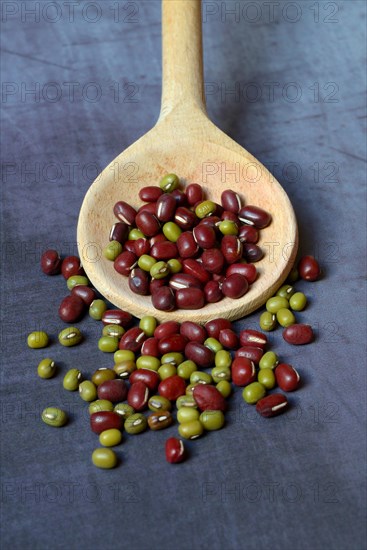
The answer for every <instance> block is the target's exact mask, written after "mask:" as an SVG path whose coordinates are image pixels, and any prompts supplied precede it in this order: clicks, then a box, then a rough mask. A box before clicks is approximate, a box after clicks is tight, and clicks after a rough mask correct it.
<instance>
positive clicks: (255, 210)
mask: <svg viewBox="0 0 367 550" xmlns="http://www.w3.org/2000/svg"><path fill="white" fill-rule="evenodd" d="M238 217H239V218H240V220H241V222H243V223H246V224H248V225H253V226H255V227H257V228H258V229H263V228H264V227H266V226H267V225H269V223H270V222H271V216H270V214H269V213H268V212H266V211H265V210H263V209H262V208H259V207H258V206H250V205H247V206H243V207H242V208H241V210H240V211H239V213H238Z"/></svg>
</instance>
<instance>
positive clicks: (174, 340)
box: [158, 334, 188, 355]
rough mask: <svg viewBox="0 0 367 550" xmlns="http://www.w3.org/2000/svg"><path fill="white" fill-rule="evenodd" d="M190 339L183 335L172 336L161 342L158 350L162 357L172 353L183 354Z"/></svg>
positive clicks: (162, 339) (164, 338)
mask: <svg viewBox="0 0 367 550" xmlns="http://www.w3.org/2000/svg"><path fill="white" fill-rule="evenodd" d="M187 343H188V339H187V338H186V336H183V335H182V334H170V335H169V336H165V337H163V338H161V339H160V340H159V344H158V350H159V352H160V354H161V355H164V354H165V353H170V352H172V351H175V352H176V351H177V352H183V351H184V350H185V347H186V344H187Z"/></svg>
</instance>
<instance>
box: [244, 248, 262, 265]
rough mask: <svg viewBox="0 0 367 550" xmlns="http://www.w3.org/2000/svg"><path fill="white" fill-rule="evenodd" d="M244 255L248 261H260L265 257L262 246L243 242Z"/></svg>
mask: <svg viewBox="0 0 367 550" xmlns="http://www.w3.org/2000/svg"><path fill="white" fill-rule="evenodd" d="M243 255H244V257H245V258H246V260H247V261H248V262H259V261H260V260H261V259H262V258H263V257H264V253H263V251H262V250H261V248H260V247H259V246H257V244H252V243H244V244H243Z"/></svg>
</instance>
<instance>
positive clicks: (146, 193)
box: [139, 185, 163, 202]
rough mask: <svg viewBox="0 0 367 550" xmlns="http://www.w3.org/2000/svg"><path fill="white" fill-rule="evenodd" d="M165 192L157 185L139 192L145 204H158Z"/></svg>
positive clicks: (149, 186)
mask: <svg viewBox="0 0 367 550" xmlns="http://www.w3.org/2000/svg"><path fill="white" fill-rule="evenodd" d="M162 193H163V191H162V189H161V188H160V187H158V186H157V185H147V186H146V187H142V188H141V189H140V191H139V199H140V200H141V201H144V202H156V201H157V200H158V199H159V197H160V196H161V195H162Z"/></svg>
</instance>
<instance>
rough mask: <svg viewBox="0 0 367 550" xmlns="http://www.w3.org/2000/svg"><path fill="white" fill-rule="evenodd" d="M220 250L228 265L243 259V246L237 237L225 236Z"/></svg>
mask: <svg viewBox="0 0 367 550" xmlns="http://www.w3.org/2000/svg"><path fill="white" fill-rule="evenodd" d="M220 249H221V252H222V254H223V256H224V259H225V260H226V262H227V263H228V264H234V263H236V262H238V261H239V260H240V259H241V258H242V253H243V245H242V243H241V241H240V240H239V238H238V237H236V235H224V237H223V239H222V242H221V245H220Z"/></svg>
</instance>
